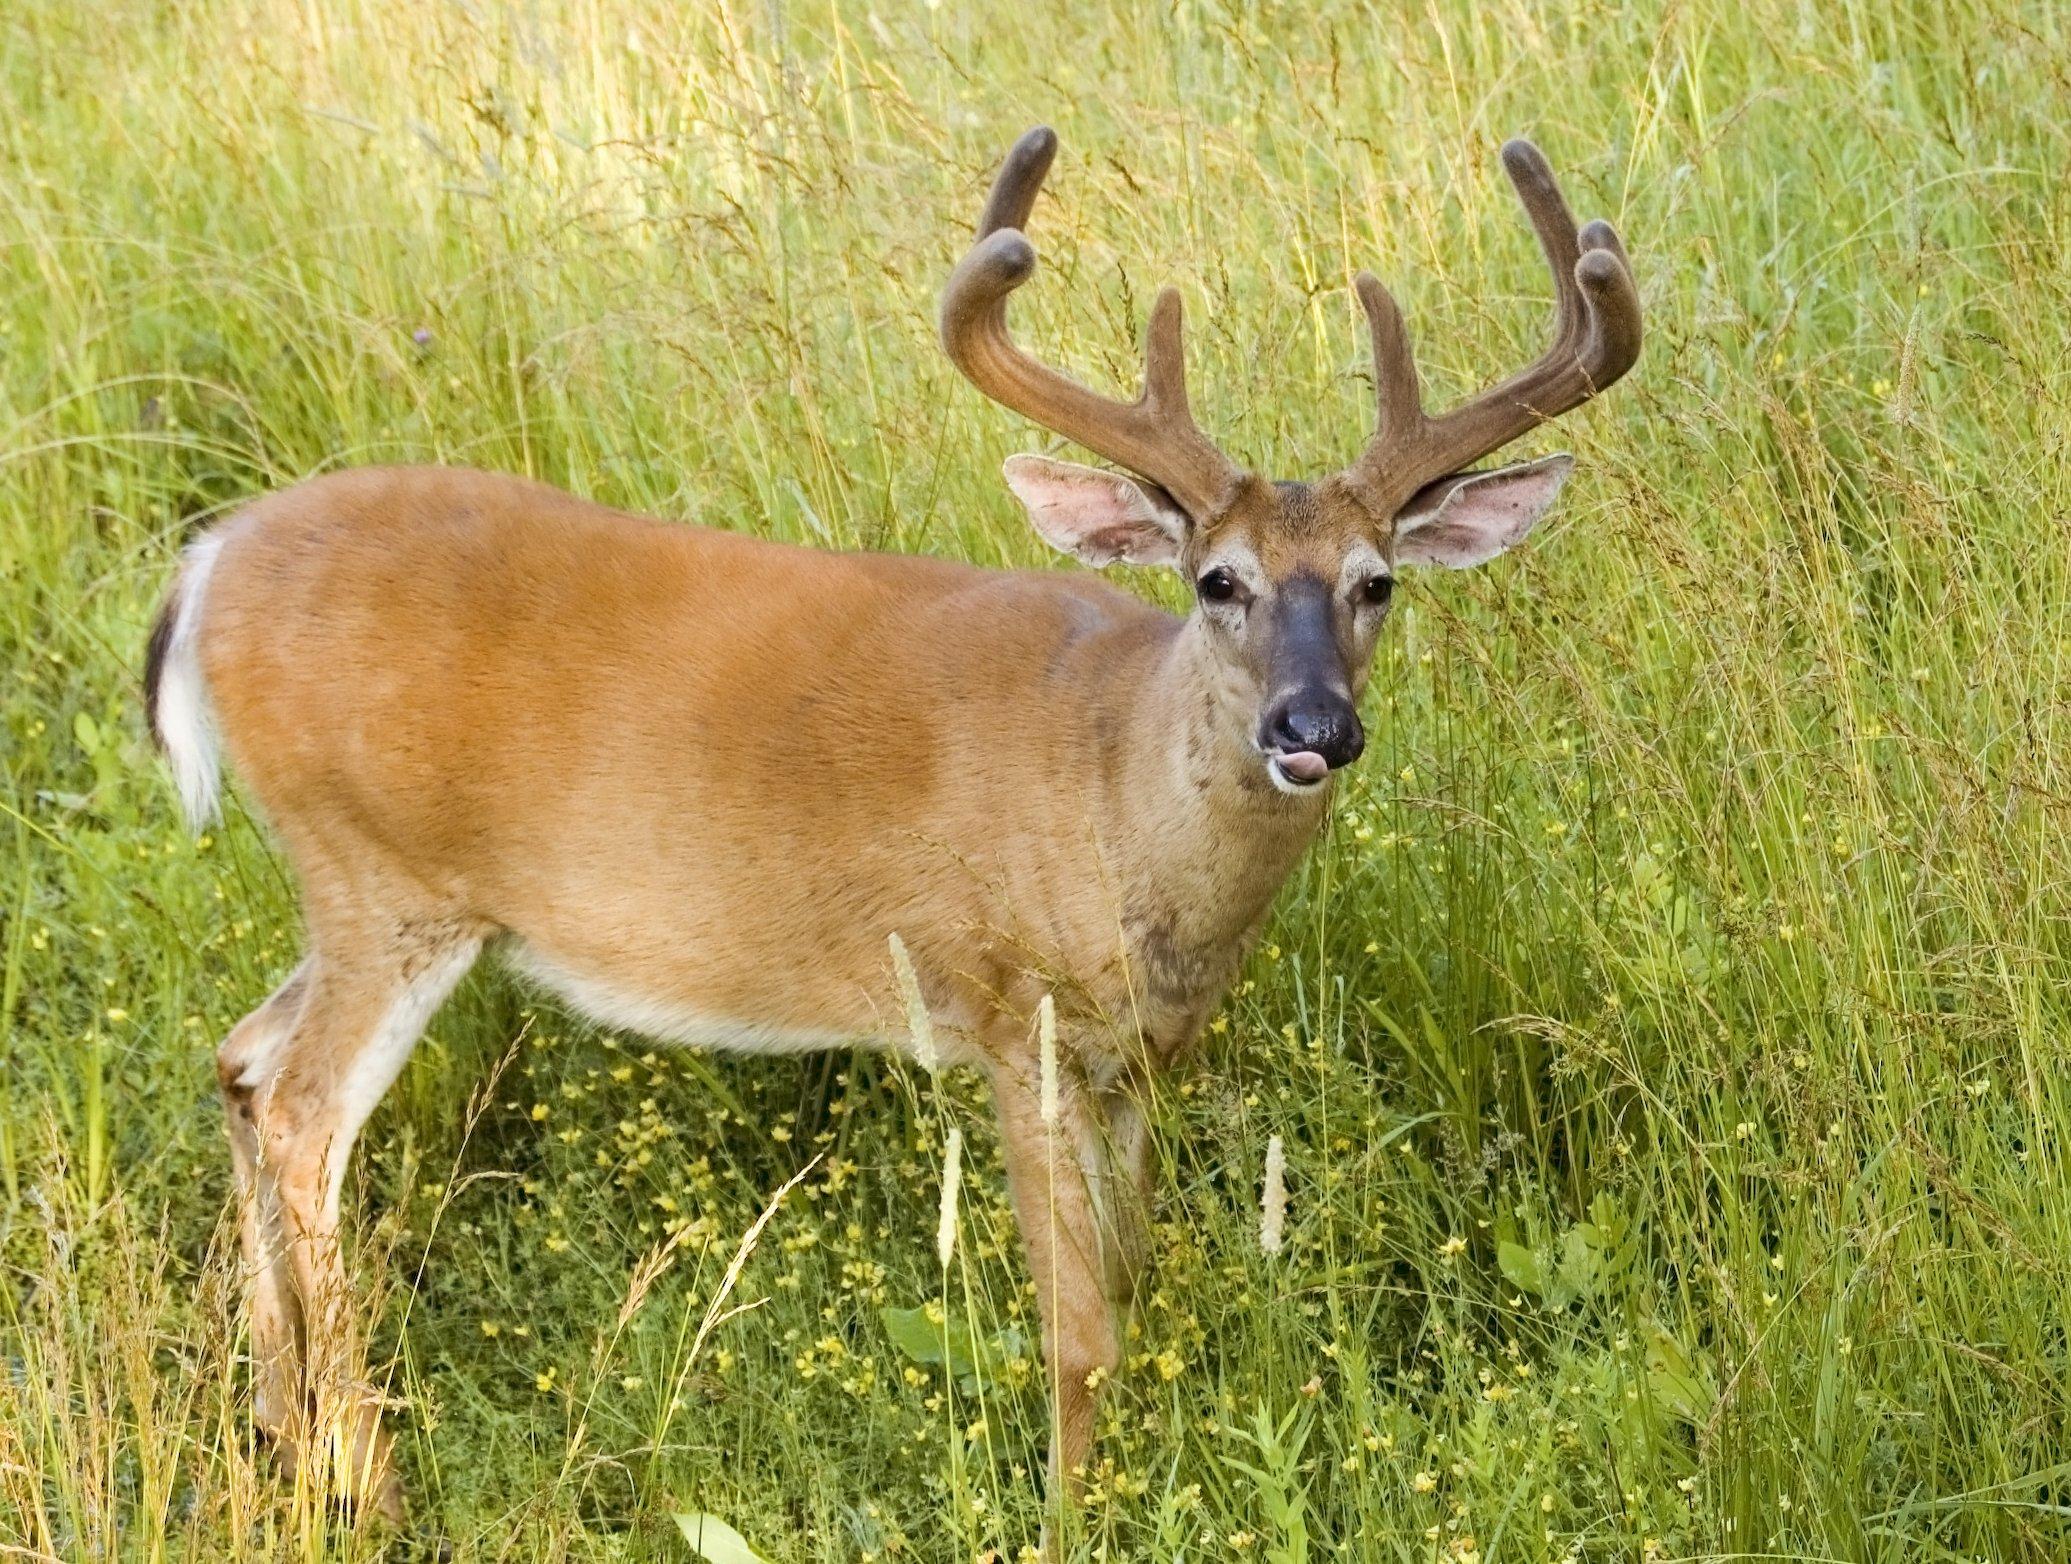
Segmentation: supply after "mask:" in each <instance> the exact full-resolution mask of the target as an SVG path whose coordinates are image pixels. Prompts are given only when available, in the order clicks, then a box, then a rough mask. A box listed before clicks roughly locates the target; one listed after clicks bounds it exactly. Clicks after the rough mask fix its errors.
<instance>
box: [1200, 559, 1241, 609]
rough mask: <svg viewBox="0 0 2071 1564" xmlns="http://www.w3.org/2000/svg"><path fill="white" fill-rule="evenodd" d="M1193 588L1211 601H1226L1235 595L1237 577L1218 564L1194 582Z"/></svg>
mask: <svg viewBox="0 0 2071 1564" xmlns="http://www.w3.org/2000/svg"><path fill="white" fill-rule="evenodd" d="M1194 587H1195V590H1197V591H1198V592H1199V593H1200V594H1201V596H1202V597H1203V598H1204V599H1206V600H1207V601H1208V602H1211V603H1227V602H1228V601H1229V600H1230V599H1231V598H1233V597H1235V596H1236V595H1237V578H1236V577H1235V576H1233V575H1231V574H1230V573H1229V572H1228V571H1227V570H1225V569H1223V568H1222V567H1221V566H1220V565H1218V566H1216V567H1215V569H1213V570H1211V571H1209V572H1208V573H1207V574H1206V575H1204V576H1202V577H1201V579H1200V580H1199V581H1197V582H1195V583H1194Z"/></svg>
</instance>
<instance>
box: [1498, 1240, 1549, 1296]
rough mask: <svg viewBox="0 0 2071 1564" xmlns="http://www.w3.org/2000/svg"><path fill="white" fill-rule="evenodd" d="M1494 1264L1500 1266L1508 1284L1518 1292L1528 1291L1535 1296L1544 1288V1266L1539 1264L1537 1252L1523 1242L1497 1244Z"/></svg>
mask: <svg viewBox="0 0 2071 1564" xmlns="http://www.w3.org/2000/svg"><path fill="white" fill-rule="evenodd" d="M1496 1264H1497V1265H1498V1266H1500V1267H1502V1271H1503V1274H1504V1276H1506V1277H1508V1278H1509V1281H1510V1285H1511V1286H1513V1287H1515V1288H1516V1289H1517V1290H1518V1291H1519V1292H1528V1293H1530V1294H1531V1295H1532V1296H1533V1297H1535V1298H1536V1297H1537V1296H1538V1295H1539V1294H1541V1293H1543V1292H1544V1291H1545V1290H1546V1270H1545V1267H1543V1266H1542V1265H1540V1264H1539V1256H1538V1254H1537V1253H1536V1252H1535V1251H1533V1250H1530V1249H1527V1248H1526V1247H1525V1246H1524V1245H1523V1244H1511V1243H1500V1244H1497V1245H1496Z"/></svg>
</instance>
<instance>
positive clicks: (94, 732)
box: [72, 711, 101, 755]
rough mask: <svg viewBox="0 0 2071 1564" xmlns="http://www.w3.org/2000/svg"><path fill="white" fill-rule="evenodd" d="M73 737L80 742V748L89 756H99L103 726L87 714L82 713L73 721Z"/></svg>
mask: <svg viewBox="0 0 2071 1564" xmlns="http://www.w3.org/2000/svg"><path fill="white" fill-rule="evenodd" d="M72 737H74V738H75V739H77V740H78V741H79V747H80V748H81V749H83V750H85V751H86V752H87V754H89V755H93V754H98V753H99V752H100V748H101V725H100V724H99V723H98V722H95V721H94V720H93V718H92V717H91V716H90V715H88V714H87V713H86V712H83V711H82V712H80V713H79V714H78V715H76V716H75V717H73V719H72Z"/></svg>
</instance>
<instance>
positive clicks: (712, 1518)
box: [676, 1511, 769, 1564]
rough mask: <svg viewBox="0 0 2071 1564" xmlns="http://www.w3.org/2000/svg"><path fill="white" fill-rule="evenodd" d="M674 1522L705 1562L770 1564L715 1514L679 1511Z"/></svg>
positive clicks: (716, 1563) (709, 1563)
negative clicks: (683, 1512)
mask: <svg viewBox="0 0 2071 1564" xmlns="http://www.w3.org/2000/svg"><path fill="white" fill-rule="evenodd" d="M676 1524H677V1525H678V1526H679V1527H681V1528H682V1530H683V1535H684V1537H685V1538H686V1539H688V1540H689V1542H690V1545H691V1547H692V1549H694V1550H695V1551H696V1553H697V1555H698V1556H699V1557H700V1558H702V1559H704V1560H705V1564H769V1560H768V1559H766V1558H764V1557H763V1556H762V1555H761V1554H759V1553H757V1552H756V1551H755V1550H754V1549H753V1548H751V1547H749V1546H748V1543H747V1539H746V1538H744V1537H742V1535H741V1534H740V1533H739V1532H737V1531H735V1530H734V1529H733V1528H732V1527H731V1526H729V1525H727V1524H726V1522H725V1521H723V1520H721V1519H720V1518H719V1517H718V1516H716V1515H706V1514H704V1513H703V1512H702V1511H700V1512H699V1513H698V1514H696V1515H679V1516H677V1517H676Z"/></svg>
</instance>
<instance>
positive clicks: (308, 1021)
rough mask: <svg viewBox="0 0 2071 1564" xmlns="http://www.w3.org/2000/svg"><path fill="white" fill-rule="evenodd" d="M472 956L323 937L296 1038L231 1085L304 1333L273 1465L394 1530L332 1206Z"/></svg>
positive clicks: (442, 934)
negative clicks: (314, 1481)
mask: <svg viewBox="0 0 2071 1564" xmlns="http://www.w3.org/2000/svg"><path fill="white" fill-rule="evenodd" d="M481 944H482V936H481V934H480V932H479V931H477V930H475V929H473V928H470V927H468V926H465V925H462V924H459V923H456V922H454V921H452V920H450V919H430V920H405V921H401V922H397V923H393V924H391V925H390V926H389V932H388V934H387V935H386V937H384V938H383V939H382V940H380V941H378V942H377V941H352V942H347V941H344V940H340V939H337V938H336V937H335V934H334V933H332V932H331V931H319V933H318V936H317V942H316V954H315V955H314V956H313V957H312V958H311V961H310V962H309V963H308V964H307V965H306V966H305V968H304V971H305V972H306V973H307V978H306V990H307V991H306V993H305V994H304V996H303V1000H302V1006H301V1010H300V1012H299V1014H298V1016H297V1017H296V1020H295V1022H294V1025H293V1026H292V1027H291V1028H290V1029H289V1030H288V1032H287V1034H286V1037H285V1040H284V1041H283V1043H282V1044H281V1046H280V1047H279V1048H278V1050H277V1051H276V1052H275V1053H274V1054H273V1055H272V1056H271V1057H270V1058H269V1059H267V1060H266V1061H265V1062H264V1065H263V1066H262V1068H261V1069H260V1070H259V1071H257V1072H255V1075H256V1078H254V1076H253V1075H248V1076H246V1077H243V1078H241V1079H242V1080H243V1082H244V1084H245V1085H246V1086H247V1087H248V1088H249V1089H250V1090H251V1091H252V1093H253V1096H254V1099H255V1101H254V1107H255V1125H256V1135H257V1151H258V1162H259V1165H260V1167H261V1169H262V1173H261V1180H260V1181H261V1183H262V1184H263V1185H267V1186H270V1191H271V1194H272V1213H271V1215H272V1218H273V1221H274V1222H275V1223H277V1226H278V1232H279V1235H280V1237H281V1239H282V1240H283V1244H284V1248H285V1252H286V1256H287V1270H288V1274H289V1278H290V1280H291V1282H292V1287H293V1300H294V1305H295V1310H296V1315H297V1317H298V1318H299V1320H300V1322H301V1327H302V1329H301V1341H300V1345H301V1352H300V1365H299V1366H300V1369H301V1380H302V1395H301V1396H300V1397H299V1398H298V1405H297V1411H298V1413H300V1414H301V1415H300V1418H299V1419H298V1422H299V1423H300V1426H299V1427H297V1428H296V1429H295V1430H294V1432H293V1433H292V1434H291V1435H289V1437H288V1438H287V1439H285V1440H283V1454H284V1456H285V1457H286V1458H287V1459H288V1460H290V1461H291V1462H294V1463H298V1464H299V1465H301V1466H302V1467H304V1468H305V1469H308V1470H310V1471H311V1472H312V1474H315V1473H317V1472H320V1471H321V1472H322V1473H323V1475H324V1476H326V1477H328V1478H329V1479H330V1481H331V1482H334V1483H335V1484H336V1485H337V1490H338V1491H339V1492H341V1493H342V1494H344V1495H345V1496H347V1497H348V1498H350V1499H352V1500H353V1501H354V1502H370V1503H372V1504H373V1505H374V1506H375V1507H376V1508H377V1509H379V1510H380V1511H381V1512H382V1513H384V1514H387V1515H389V1516H391V1517H398V1518H399V1517H400V1515H401V1512H402V1490H401V1486H400V1484H399V1483H398V1482H397V1481H396V1478H395V1473H394V1470H393V1466H392V1463H391V1461H390V1458H389V1449H388V1442H387V1439H386V1436H385V1435H384V1434H383V1432H382V1430H381V1426H380V1408H379V1402H378V1397H376V1396H375V1395H374V1394H373V1393H372V1391H371V1390H370V1389H369V1387H368V1386H367V1385H366V1383H365V1365H364V1359H363V1353H364V1347H363V1343H362V1340H361V1334H360V1329H359V1320H358V1317H357V1311H356V1310H355V1309H354V1307H353V1297H352V1291H351V1287H350V1284H349V1282H348V1279H347V1276H346V1271H345V1262H344V1257H343V1255H342V1254H341V1253H340V1250H339V1245H338V1208H339V1196H340V1192H341V1190H342V1189H343V1186H344V1182H345V1170H346V1165H347V1161H348V1159H349V1157H350V1155H351V1152H352V1143H353V1140H354V1138H355V1137H356V1136H357V1135H358V1134H359V1131H360V1127H361V1126H362V1125H363V1124H365V1123H366V1120H367V1117H368V1115H369V1114H371V1113H372V1112H373V1111H374V1106H375V1104H376V1103H378V1102H379V1101H380V1100H381V1097H382V1094H383V1093H385V1092H386V1091H387V1090H388V1088H389V1086H390V1084H391V1083H392V1082H393V1081H394V1080H395V1078H396V1076H397V1075H398V1074H399V1073H400V1072H401V1070H402V1067H403V1064H404V1062H405V1061H406V1060H407V1059H408V1058H409V1056H410V1050H411V1049H412V1048H413V1047H414V1046H415V1045H416V1042H417V1039H418V1037H419V1035H420V1034H421V1033H422V1032H423V1030H424V1027H425V1024H426V1023H427V1022H428V1021H430V1019H431V1016H432V1013H433V1012H434V1011H435V1010H437V1009H438V1007H439V1005H440V1004H441V1003H442V1002H443V1001H444V1000H445V998H446V996H447V995H448V994H449V993H451V992H452V990H453V986H454V985H455V984H456V983H458V982H459V981H460V978H461V976H462V974H464V973H465V972H466V971H467V969H468V967H469V966H471V965H472V964H473V962H474V958H475V955H476V953H477V952H478V951H479V950H480V949H481ZM327 1467H328V1470H327V1471H325V1470H324V1469H325V1468H327Z"/></svg>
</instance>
